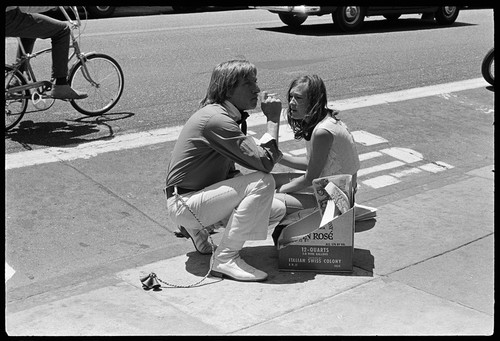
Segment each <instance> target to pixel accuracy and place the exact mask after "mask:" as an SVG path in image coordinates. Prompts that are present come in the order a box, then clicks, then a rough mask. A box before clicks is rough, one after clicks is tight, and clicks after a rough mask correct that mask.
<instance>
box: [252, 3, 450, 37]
mask: <svg viewBox="0 0 500 341" xmlns="http://www.w3.org/2000/svg"><path fill="white" fill-rule="evenodd" d="M253 8H258V9H265V10H268V11H270V12H271V13H277V14H278V16H279V18H280V19H281V21H282V22H283V23H284V24H286V25H288V26H291V27H297V26H300V25H301V24H302V23H304V21H306V19H307V17H308V16H310V15H318V16H320V15H325V14H331V15H332V19H333V23H334V24H335V25H336V26H337V27H338V28H339V29H340V30H341V31H343V32H354V31H358V30H359V29H360V28H361V26H362V25H363V21H364V19H365V17H370V16H378V15H381V16H383V17H385V18H386V19H387V20H396V19H398V18H399V17H400V16H401V15H403V14H422V18H423V19H435V20H436V22H437V23H438V24H439V25H451V24H453V23H454V22H455V20H456V19H457V17H458V13H459V11H460V9H459V8H458V7H454V6H443V7H438V6H434V7H431V6H428V7H416V6H413V7H410V6H404V7H403V6H402V7H387V6H385V7H382V6H380V7H372V6H369V7H360V6H341V7H334V6H254V7H253Z"/></svg>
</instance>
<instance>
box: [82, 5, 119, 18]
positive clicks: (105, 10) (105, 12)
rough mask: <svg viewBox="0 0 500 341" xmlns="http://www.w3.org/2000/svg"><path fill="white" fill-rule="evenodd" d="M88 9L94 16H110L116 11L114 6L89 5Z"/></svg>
mask: <svg viewBox="0 0 500 341" xmlns="http://www.w3.org/2000/svg"><path fill="white" fill-rule="evenodd" d="M86 8H87V11H88V12H89V14H90V15H91V16H92V17H94V18H108V17H110V16H112V15H113V13H115V8H116V7H113V6H87V7H86Z"/></svg>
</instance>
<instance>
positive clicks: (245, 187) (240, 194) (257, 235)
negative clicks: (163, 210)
mask: <svg viewBox="0 0 500 341" xmlns="http://www.w3.org/2000/svg"><path fill="white" fill-rule="evenodd" d="M274 190H275V182H274V178H273V177H272V175H271V174H268V173H264V172H253V173H250V174H247V175H241V176H237V177H235V178H232V179H227V180H224V181H221V182H218V183H216V184H213V185H211V186H208V187H206V188H204V189H203V190H200V191H197V192H189V193H186V194H183V195H180V197H181V198H182V200H180V199H179V198H177V196H176V195H173V196H172V197H170V198H169V199H168V200H167V209H168V213H169V216H170V218H171V219H172V221H174V222H175V223H176V224H177V225H182V226H185V227H188V228H194V229H197V230H198V229H201V228H202V227H201V226H200V223H199V222H198V221H197V219H196V218H198V219H199V220H200V221H201V223H202V224H203V226H204V227H207V226H210V225H212V224H215V223H217V222H219V221H227V225H226V230H227V229H229V230H227V231H226V233H227V237H228V238H229V239H231V240H235V241H236V240H238V241H246V240H265V239H266V238H267V232H268V229H271V228H274V227H275V226H276V225H278V223H279V222H280V220H281V219H282V218H283V217H284V215H285V205H284V204H283V203H282V202H280V201H279V200H275V199H274ZM183 201H184V202H185V204H184V203H183ZM186 205H187V206H188V207H189V209H188V208H187V207H186ZM190 210H191V211H192V212H191V211H190ZM193 214H194V215H195V216H196V218H195V217H194V215H193Z"/></svg>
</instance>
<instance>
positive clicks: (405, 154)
mask: <svg viewBox="0 0 500 341" xmlns="http://www.w3.org/2000/svg"><path fill="white" fill-rule="evenodd" d="M380 152H382V153H384V154H387V155H390V156H392V157H393V158H395V159H398V160H401V161H404V162H406V163H414V162H418V161H421V160H423V159H424V157H423V155H422V154H420V153H419V152H416V151H414V150H413V149H408V148H399V147H392V148H386V149H382V150H380Z"/></svg>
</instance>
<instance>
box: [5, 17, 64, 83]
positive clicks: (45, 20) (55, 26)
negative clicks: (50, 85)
mask: <svg viewBox="0 0 500 341" xmlns="http://www.w3.org/2000/svg"><path fill="white" fill-rule="evenodd" d="M5 36H6V37H21V38H22V39H21V41H22V43H23V47H24V49H25V51H26V52H27V53H30V52H32V51H33V46H34V44H35V40H36V38H41V39H47V38H52V77H53V78H63V77H64V78H66V77H68V53H69V36H70V28H69V26H68V24H67V23H66V22H64V21H59V20H56V19H53V18H51V17H48V16H46V15H43V14H38V13H23V12H21V11H20V10H19V9H18V8H16V9H13V10H10V11H7V12H5ZM17 56H18V57H19V56H20V48H19V49H18V52H17Z"/></svg>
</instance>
